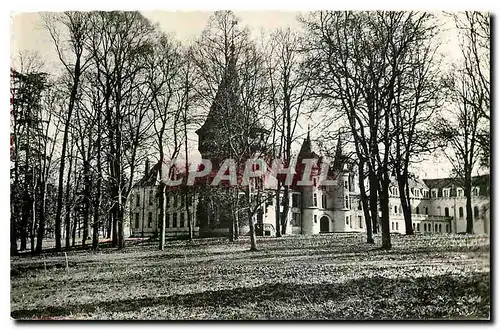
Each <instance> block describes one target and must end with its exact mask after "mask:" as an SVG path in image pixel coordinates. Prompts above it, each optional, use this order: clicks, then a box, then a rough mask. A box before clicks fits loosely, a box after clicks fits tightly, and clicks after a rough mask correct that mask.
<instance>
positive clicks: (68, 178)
mask: <svg viewBox="0 0 500 330" xmlns="http://www.w3.org/2000/svg"><path fill="white" fill-rule="evenodd" d="M69 156H70V158H69V164H68V165H69V166H68V174H67V176H66V198H65V208H64V209H65V212H66V213H65V216H64V224H65V226H66V248H67V249H68V248H69V247H70V235H71V208H72V207H71V201H70V190H71V169H72V167H73V144H71V151H70V155H69ZM56 243H57V242H56ZM56 249H57V247H56Z"/></svg>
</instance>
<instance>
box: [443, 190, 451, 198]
mask: <svg viewBox="0 0 500 330" xmlns="http://www.w3.org/2000/svg"><path fill="white" fill-rule="evenodd" d="M443 197H445V198H446V197H450V188H443Z"/></svg>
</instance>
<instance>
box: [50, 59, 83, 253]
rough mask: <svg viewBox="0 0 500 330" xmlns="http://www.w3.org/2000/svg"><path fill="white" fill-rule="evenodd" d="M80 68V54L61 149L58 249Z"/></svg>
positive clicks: (56, 223) (56, 225) (57, 217)
mask: <svg viewBox="0 0 500 330" xmlns="http://www.w3.org/2000/svg"><path fill="white" fill-rule="evenodd" d="M80 55H81V54H80ZM80 69H81V68H80V56H77V58H76V62H75V69H74V78H73V85H72V86H71V94H70V97H69V104H68V117H67V118H66V121H65V123H64V136H63V142H62V149H61V165H60V166H59V179H58V183H59V185H58V189H57V206H56V219H55V231H56V251H60V250H61V217H62V207H63V184H64V170H65V165H66V149H67V146H68V137H69V130H70V123H71V116H72V114H73V109H74V107H75V101H76V95H77V92H78V85H79V81H80V74H81V72H80V71H81V70H80ZM70 168H71V166H70ZM68 239H69V238H66V245H67V246H68V245H69V244H68Z"/></svg>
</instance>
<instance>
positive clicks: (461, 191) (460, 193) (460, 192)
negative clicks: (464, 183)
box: [457, 188, 464, 197]
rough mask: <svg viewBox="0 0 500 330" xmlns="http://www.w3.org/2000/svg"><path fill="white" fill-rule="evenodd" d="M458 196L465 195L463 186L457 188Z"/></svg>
mask: <svg viewBox="0 0 500 330" xmlns="http://www.w3.org/2000/svg"><path fill="white" fill-rule="evenodd" d="M457 197H464V190H463V189H462V188H457Z"/></svg>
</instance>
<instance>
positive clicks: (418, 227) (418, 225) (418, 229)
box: [417, 223, 420, 231]
mask: <svg viewBox="0 0 500 330" xmlns="http://www.w3.org/2000/svg"><path fill="white" fill-rule="evenodd" d="M417 231H420V224H419V223H417Z"/></svg>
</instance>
